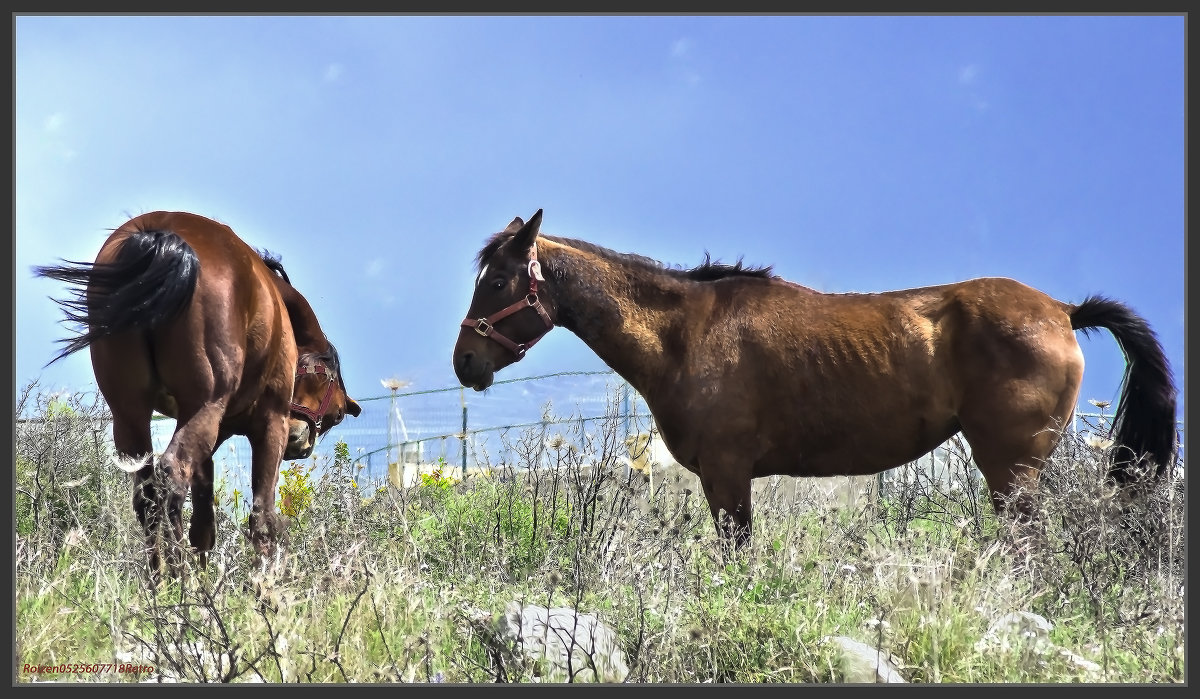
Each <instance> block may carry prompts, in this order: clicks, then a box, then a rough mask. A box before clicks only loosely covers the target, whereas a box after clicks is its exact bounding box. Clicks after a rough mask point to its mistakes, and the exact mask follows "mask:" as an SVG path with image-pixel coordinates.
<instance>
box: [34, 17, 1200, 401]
mask: <svg viewBox="0 0 1200 699" xmlns="http://www.w3.org/2000/svg"><path fill="white" fill-rule="evenodd" d="M14 24H15V91H14V92H15V104H14V113H15V129H14V131H15V133H14V138H15V145H16V158H15V230H16V236H15V241H14V247H15V266H14V274H15V303H14V311H15V335H16V346H15V367H14V377H15V383H16V388H17V389H18V390H19V389H20V388H21V387H22V386H23V385H25V384H26V383H28V382H29V381H30V380H33V379H40V382H41V386H42V388H43V389H46V390H58V389H67V390H79V389H86V388H88V387H89V386H91V387H94V379H93V377H92V372H91V366H90V363H89V360H88V356H87V353H86V352H80V353H77V354H75V355H73V356H71V357H69V358H67V359H66V360H62V361H60V362H58V363H56V364H54V365H51V366H50V367H48V368H43V364H45V363H46V362H47V361H48V360H49V359H50V357H51V356H52V355H53V354H54V352H55V347H56V346H55V344H54V340H55V339H56V338H59V337H62V336H64V334H65V329H64V328H63V326H62V325H61V324H60V323H59V319H60V318H61V317H62V314H61V311H60V310H59V309H58V308H57V306H55V305H54V304H53V302H52V301H50V300H49V297H52V296H53V297H62V296H63V295H64V293H65V292H64V289H63V288H62V287H61V286H60V285H58V284H57V283H55V282H52V281H50V280H45V279H35V278H33V277H32V275H31V273H30V271H29V270H30V267H31V266H32V265H38V264H50V263H53V262H55V261H56V260H57V259H58V258H60V257H62V258H67V259H74V260H91V259H93V258H94V256H95V254H96V252H97V250H98V249H99V246H100V244H101V243H102V241H103V240H104V237H105V235H106V232H107V230H106V229H111V228H113V227H115V226H118V225H120V224H121V223H123V222H124V221H125V220H127V219H128V218H129V217H131V216H133V215H136V214H139V213H142V212H146V211H153V210H157V209H172V210H187V211H193V212H196V213H200V214H204V215H208V216H212V217H215V218H218V219H220V220H222V221H224V222H225V223H228V224H229V225H230V226H232V227H233V229H234V230H235V231H237V232H238V233H239V234H240V235H241V236H242V237H243V238H244V239H246V240H247V241H248V242H249V243H250V244H251V245H253V246H255V247H265V248H268V249H270V250H272V251H273V252H276V253H278V254H279V255H281V256H282V259H283V262H284V264H285V265H286V267H287V269H288V271H289V273H290V275H291V278H292V280H293V282H294V283H295V285H296V286H297V288H298V289H300V290H301V291H302V292H303V293H304V294H305V295H306V296H307V297H308V299H309V300H310V302H311V303H312V304H313V306H314V308H315V310H316V312H317V314H318V316H319V318H320V319H321V322H322V324H323V326H324V328H325V330H326V332H327V334H328V335H329V337H330V338H331V339H332V340H333V342H334V343H335V344H336V345H337V346H338V348H339V350H340V352H341V357H342V362H343V365H344V368H345V376H346V381H347V383H348V385H349V388H350V392H351V394H352V395H355V396H356V397H360V398H362V397H368V396H378V395H381V394H383V393H385V392H386V391H385V389H383V387H382V386H381V385H380V379H382V378H385V377H390V376H396V377H399V378H401V379H404V380H407V381H410V382H411V385H410V387H409V388H410V389H413V390H416V389H431V388H439V387H447V386H456V385H457V381H456V379H455V377H454V374H453V371H452V369H451V363H450V354H451V350H452V348H453V345H454V341H455V338H456V336H457V333H458V323H459V321H460V320H461V319H462V317H463V315H464V313H465V311H466V308H467V305H468V301H469V298H470V294H471V290H472V284H473V280H474V273H473V272H474V270H473V269H472V261H473V258H474V255H475V253H476V251H477V250H478V248H479V247H480V245H481V244H482V242H483V240H484V238H485V237H486V236H487V235H489V234H490V233H492V232H494V231H497V230H500V229H501V228H503V227H504V226H505V225H506V224H507V223H508V222H509V221H510V220H511V219H512V218H513V217H514V216H521V217H523V218H528V217H529V216H530V215H532V214H533V212H534V211H536V210H537V209H539V208H542V209H544V211H545V213H544V219H543V226H542V230H543V231H544V232H546V233H550V234H558V235H565V236H570V237H575V238H582V239H585V240H589V241H592V242H595V243H598V244H600V245H604V246H606V247H610V248H613V249H615V250H618V251H622V252H636V253H640V254H643V255H647V256H649V257H652V258H655V259H659V260H661V261H663V262H666V263H670V264H676V265H683V266H691V265H694V264H696V263H698V262H700V261H701V260H702V258H703V256H704V253H705V252H706V251H707V252H709V253H711V254H712V256H713V257H714V258H718V259H721V260H725V261H732V260H734V259H736V258H738V257H743V258H744V259H745V261H746V262H748V263H752V264H772V265H774V267H775V270H776V272H777V273H779V274H781V275H782V276H784V277H786V278H788V279H791V280H793V281H796V282H799V283H802V284H805V285H808V286H811V287H813V288H816V289H818V290H821V291H828V292H844V291H884V290H888V289H895V288H906V287H914V286H924V285H931V284H942V283H946V282H952V281H958V280H963V279H969V278H972V277H978V276H1007V277H1012V278H1015V279H1018V280H1020V281H1022V282H1025V283H1027V284H1030V285H1032V286H1034V287H1037V288H1039V289H1041V290H1043V291H1045V292H1047V293H1049V294H1051V295H1053V296H1055V297H1056V298H1059V299H1061V300H1064V301H1080V300H1082V299H1083V298H1084V297H1085V296H1087V295H1088V294H1091V293H1102V294H1105V295H1108V296H1111V297H1113V298H1116V299H1119V300H1121V301H1124V302H1126V303H1128V304H1130V305H1131V306H1132V307H1133V308H1134V309H1135V310H1137V311H1138V312H1140V313H1142V314H1143V315H1144V316H1145V317H1146V318H1147V319H1148V320H1149V322H1150V323H1151V325H1152V327H1153V328H1154V329H1155V330H1156V331H1157V333H1158V334H1159V337H1160V339H1161V340H1162V342H1163V345H1164V346H1165V348H1166V350H1167V353H1168V355H1169V358H1170V360H1171V363H1172V366H1173V368H1174V371H1175V374H1176V377H1177V381H1178V383H1179V386H1180V390H1181V404H1180V412H1181V416H1182V386H1183V377H1184V368H1185V367H1184V364H1183V361H1184V280H1185V262H1184V239H1185V208H1184V196H1185V178H1184V174H1185V167H1186V155H1185V149H1184V139H1185V133H1186V126H1185V118H1186V116H1185V97H1186V91H1185V78H1184V60H1185V48H1186V36H1185V30H1186V20H1185V18H1184V17H1182V16H1101V17H1084V16H1036V17H1009V16H997V17H985V16H964V17H950V16H851V17H827V16H789V17H728V16H707V17H676V16H654V17H649V16H643V17H637V16H634V17H630V16H621V17H595V16H580V17H566V16H559V17H536V16H499V17H497V16H492V17H429V16H381V17H362V16H344V17H337V16H333V17H326V16H322V17H318V16H261V17H254V16H237V17H214V16H205V17H185V16H154V17H133V16H92V17H66V16H47V17H35V16H21V17H16V18H15V20H14ZM1080 341H1081V343H1082V344H1083V347H1084V353H1085V357H1086V361H1087V369H1086V373H1085V379H1084V389H1083V395H1082V396H1081V399H1082V400H1086V399H1089V398H1097V399H1101V400H1113V401H1114V402H1115V399H1116V391H1117V386H1118V383H1119V381H1120V378H1121V372H1122V370H1123V360H1122V357H1121V354H1120V351H1119V350H1118V348H1117V345H1116V343H1115V341H1114V340H1113V339H1112V337H1111V336H1110V335H1108V334H1107V333H1106V332H1103V331H1101V332H1100V333H1097V334H1096V335H1095V336H1094V337H1093V338H1091V339H1085V338H1084V337H1083V336H1082V335H1080ZM603 368H605V367H604V365H603V363H602V362H600V360H599V359H598V358H597V357H596V356H595V355H594V354H593V353H592V352H591V351H590V350H589V349H588V348H587V346H585V345H584V344H583V343H582V342H580V341H579V340H578V339H577V338H575V337H574V336H573V335H572V334H571V333H570V332H568V331H566V330H563V329H561V328H560V329H557V330H555V331H554V332H552V333H550V335H548V336H547V337H546V338H545V339H544V340H542V342H541V343H539V345H538V346H537V347H536V348H535V349H534V350H533V351H532V352H531V353H530V354H529V356H528V357H527V358H526V359H525V360H524V361H522V362H520V363H518V364H516V365H513V366H512V367H510V368H509V369H506V370H505V371H504V372H503V373H502V374H501V375H500V376H498V378H499V379H504V378H514V377H518V376H525V375H538V374H546V373H550V372H555V371H563V370H588V369H603ZM471 400H472V401H475V402H478V401H486V394H484V395H481V396H472V397H471ZM1081 407H1083V408H1086V409H1088V410H1091V409H1092V408H1091V406H1087V405H1086V404H1084V405H1082V406H1081Z"/></svg>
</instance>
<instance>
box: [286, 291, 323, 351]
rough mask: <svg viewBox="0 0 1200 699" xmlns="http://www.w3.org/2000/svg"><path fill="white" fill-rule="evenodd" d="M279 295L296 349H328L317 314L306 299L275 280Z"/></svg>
mask: <svg viewBox="0 0 1200 699" xmlns="http://www.w3.org/2000/svg"><path fill="white" fill-rule="evenodd" d="M276 285H277V286H278V287H279V293H280V295H281V296H283V305H284V306H285V307H286V308H287V312H288V318H289V319H290V320H291V322H292V334H293V335H295V337H296V347H297V348H299V349H300V351H301V353H303V352H306V351H308V352H321V351H324V350H325V349H327V348H328V346H329V341H328V339H326V337H325V332H324V331H323V330H321V324H320V323H319V322H317V314H316V313H314V312H313V309H312V306H310V305H308V299H306V298H304V296H303V295H302V294H301V293H300V292H299V291H296V289H295V288H294V287H293V286H292V285H291V284H288V283H287V282H285V281H283V280H282V279H276Z"/></svg>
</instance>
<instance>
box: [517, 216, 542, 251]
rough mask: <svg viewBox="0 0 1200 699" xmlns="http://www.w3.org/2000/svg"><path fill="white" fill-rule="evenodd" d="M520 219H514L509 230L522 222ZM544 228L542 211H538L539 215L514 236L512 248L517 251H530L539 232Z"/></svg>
mask: <svg viewBox="0 0 1200 699" xmlns="http://www.w3.org/2000/svg"><path fill="white" fill-rule="evenodd" d="M520 220H521V219H520V218H517V219H514V220H513V222H512V224H510V225H509V228H512V227H513V225H515V224H516V223H517V221H520ZM541 227H542V210H541V209H538V210H537V213H535V214H534V215H533V217H532V218H530V219H529V223H526V224H524V225H523V226H521V227H520V229H519V230H518V231H517V232H516V233H515V234H513V239H512V246H513V248H514V249H516V250H528V249H529V248H531V247H533V243H534V242H535V241H536V240H537V235H538V230H539V229H541Z"/></svg>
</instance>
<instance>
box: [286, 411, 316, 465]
mask: <svg viewBox="0 0 1200 699" xmlns="http://www.w3.org/2000/svg"><path fill="white" fill-rule="evenodd" d="M315 437H316V434H315V432H314V431H313V429H312V425H310V424H309V423H308V421H307V420H297V419H295V418H292V419H290V420H288V439H287V446H286V447H284V449H283V458H284V459H307V458H308V457H309V456H311V455H312V451H313V447H314V446H316V442H317V440H316V439H315Z"/></svg>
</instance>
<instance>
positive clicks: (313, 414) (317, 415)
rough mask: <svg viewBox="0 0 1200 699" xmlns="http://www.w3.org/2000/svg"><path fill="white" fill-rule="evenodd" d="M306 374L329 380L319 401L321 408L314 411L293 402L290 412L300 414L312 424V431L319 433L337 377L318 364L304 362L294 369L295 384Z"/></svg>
mask: <svg viewBox="0 0 1200 699" xmlns="http://www.w3.org/2000/svg"><path fill="white" fill-rule="evenodd" d="M308 374H319V375H321V376H325V377H327V378H328V379H329V387H328V388H326V389H325V397H324V398H322V399H321V407H319V408H317V409H316V410H315V411H314V410H313V409H312V408H307V407H305V406H303V405H300V404H299V403H297V402H296V401H295V400H293V401H292V412H293V413H300V414H301V415H303V416H304V417H306V418H308V419H309V420H310V421H311V422H312V423H313V429H314V430H316V431H317V432H320V431H321V420H322V418H324V416H325V409H326V408H328V407H329V401H330V399H331V398H333V384H334V383H336V382H337V375H336V374H334V373H333V372H332V371H330V370H329V369H328V368H326V366H325V365H324V364H322V363H320V362H304V363H302V364H300V366H298V367H296V381H297V382H299V381H300V377H301V376H306V375H308ZM294 397H295V392H294V391H293V398H294Z"/></svg>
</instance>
